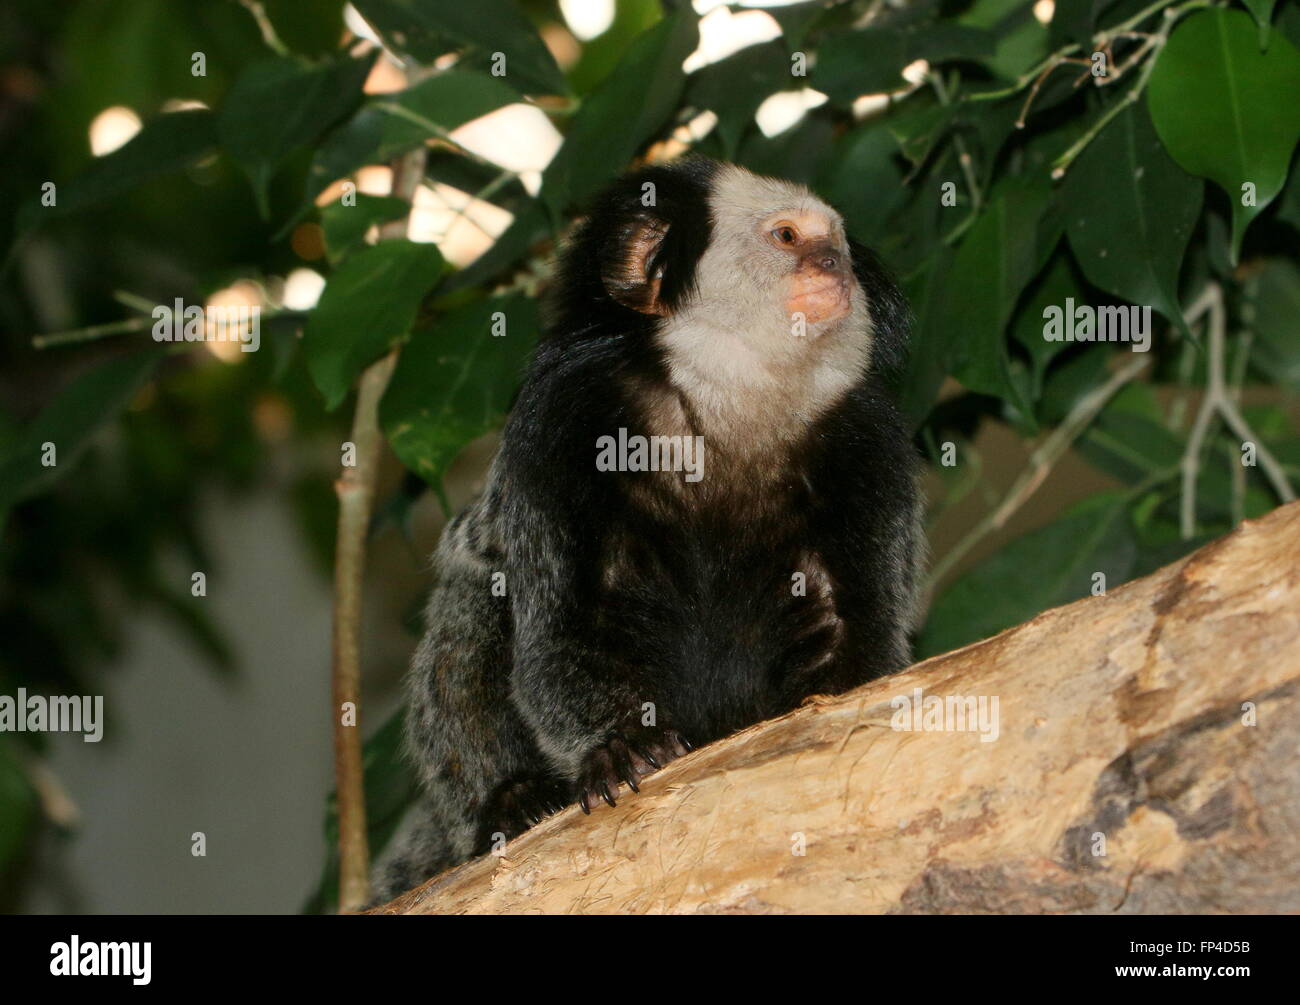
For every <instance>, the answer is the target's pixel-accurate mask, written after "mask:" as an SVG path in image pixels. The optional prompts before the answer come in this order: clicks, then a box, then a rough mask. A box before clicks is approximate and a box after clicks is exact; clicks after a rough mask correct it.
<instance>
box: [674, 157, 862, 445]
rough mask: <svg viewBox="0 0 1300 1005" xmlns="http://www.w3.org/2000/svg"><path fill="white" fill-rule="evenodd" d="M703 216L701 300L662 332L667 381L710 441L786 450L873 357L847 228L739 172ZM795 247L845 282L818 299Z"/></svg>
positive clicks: (830, 214) (818, 281)
mask: <svg viewBox="0 0 1300 1005" xmlns="http://www.w3.org/2000/svg"><path fill="white" fill-rule="evenodd" d="M710 210H711V212H712V219H713V236H712V240H711V242H710V244H709V247H708V248H707V250H706V251H705V253H704V255H703V256H702V257H701V259H700V261H699V263H698V265H697V267H696V289H697V292H696V294H695V296H694V297H692V298H691V300H690V301H689V302H688V303H686V304H684V305H682V306H681V307H680V308H679V309H678V310H677V311H676V312H675V313H673V314H672V315H670V316H668V317H665V318H664V319H663V320H662V321H661V322H660V326H659V338H660V340H661V342H662V344H663V346H664V348H665V350H666V352H667V357H668V363H669V370H670V376H671V379H672V381H673V383H674V385H675V386H676V387H677V388H678V390H679V391H680V392H682V393H683V394H685V395H686V396H687V398H688V399H689V400H690V402H691V404H692V407H693V408H694V410H695V411H696V412H697V413H698V414H699V415H700V416H701V418H702V420H703V421H704V423H705V424H706V427H707V428H706V429H705V430H704V432H705V434H706V435H707V434H709V433H713V434H715V435H717V436H720V437H721V438H722V439H724V440H725V441H731V442H732V444H733V445H734V446H737V447H739V446H741V445H742V443H743V442H752V443H753V445H754V446H756V447H761V446H763V445H764V444H765V443H767V442H770V441H771V440H772V439H773V438H776V439H785V440H788V439H791V438H793V437H795V436H797V435H798V434H799V432H800V431H801V430H802V429H803V428H806V426H807V424H808V423H809V422H811V421H813V420H814V419H816V418H817V417H818V416H820V415H821V414H822V413H823V412H825V411H826V410H827V409H828V408H830V407H831V406H832V405H834V404H835V403H836V402H837V401H838V400H839V399H840V398H841V397H842V396H843V395H844V394H845V393H846V392H847V391H848V390H849V388H851V387H852V386H853V385H854V384H855V383H857V382H858V381H859V380H860V379H861V377H862V374H863V371H864V370H865V368H866V366H867V363H868V361H869V358H870V346H871V322H870V317H869V315H868V312H867V303H866V298H865V296H864V295H863V292H862V290H861V288H860V287H859V286H858V284H857V282H856V281H855V280H854V279H853V277H852V270H851V264H850V260H849V248H848V243H847V240H846V237H845V234H844V224H843V221H842V220H841V219H840V216H839V214H838V213H836V212H835V210H833V209H832V208H831V207H830V206H827V205H826V204H825V203H824V202H822V201H821V200H820V199H818V198H817V197H816V196H814V195H813V194H812V193H811V192H809V191H808V190H807V189H806V188H804V187H803V186H800V185H794V184H791V183H789V182H784V181H779V180H776V179H771V178H763V177H760V176H758V175H755V174H752V173H750V172H749V171H746V170H745V169H743V168H739V167H736V166H734V165H724V166H723V167H721V169H720V170H719V171H718V173H717V175H716V176H715V178H714V181H713V187H712V193H711V197H710ZM796 238H797V240H798V242H799V244H798V245H797V246H795V247H797V248H808V247H814V248H825V249H826V250H827V251H828V252H829V253H830V254H832V255H836V256H838V257H839V262H840V271H841V272H842V273H844V275H845V277H846V278H842V279H841V280H840V285H838V286H837V287H836V292H835V293H833V294H827V293H825V292H824V290H825V289H826V288H827V284H826V282H825V280H824V278H822V277H821V276H820V274H818V276H815V277H813V279H811V280H810V279H809V277H808V274H807V269H806V268H804V269H803V270H802V271H800V264H801V256H800V253H799V252H798V251H797V250H796V251H793V252H792V249H791V245H793V240H794V239H796ZM803 257H804V258H806V257H808V256H803ZM803 264H804V265H805V266H806V264H807V263H806V262H804V263H803ZM810 290H811V293H809V291H810ZM801 294H802V297H803V298H802V299H801V298H800V296H801ZM828 296H829V297H831V298H832V302H831V303H830V304H827V303H826V298H827V297H828ZM809 297H811V299H809ZM819 298H820V299H819ZM819 308H824V309H819ZM796 309H801V310H800V314H801V315H802V316H803V318H804V319H805V320H804V324H803V325H802V327H801V326H800V325H799V324H798V323H797V321H798V318H797V317H796V316H795V314H794V311H795V310H796ZM821 315H826V317H825V319H824V320H817V318H818V317H819V316H821ZM801 330H802V332H803V334H798V332H800V331H801Z"/></svg>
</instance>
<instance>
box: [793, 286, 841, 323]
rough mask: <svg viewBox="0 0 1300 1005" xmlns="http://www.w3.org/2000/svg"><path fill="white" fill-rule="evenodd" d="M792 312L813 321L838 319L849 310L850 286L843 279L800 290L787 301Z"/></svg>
mask: <svg viewBox="0 0 1300 1005" xmlns="http://www.w3.org/2000/svg"><path fill="white" fill-rule="evenodd" d="M786 306H787V308H788V309H789V311H790V313H792V314H793V313H794V312H796V311H798V312H800V313H802V314H803V315H804V317H805V318H806V319H807V320H808V321H810V322H813V323H818V322H822V321H838V320H839V319H840V318H842V317H844V315H846V314H847V313H848V312H849V287H848V283H846V282H844V281H843V280H839V279H836V280H832V281H831V282H828V283H822V284H821V285H820V286H814V287H813V288H812V289H805V290H800V291H799V292H796V293H794V294H793V295H791V297H790V299H789V300H788V301H786Z"/></svg>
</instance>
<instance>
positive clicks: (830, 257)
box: [799, 244, 843, 275]
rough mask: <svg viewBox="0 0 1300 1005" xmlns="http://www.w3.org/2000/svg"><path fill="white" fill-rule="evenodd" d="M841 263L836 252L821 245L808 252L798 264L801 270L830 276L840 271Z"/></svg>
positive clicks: (840, 257)
mask: <svg viewBox="0 0 1300 1005" xmlns="http://www.w3.org/2000/svg"><path fill="white" fill-rule="evenodd" d="M842 262H843V256H841V255H840V253H839V252H838V251H836V250H835V249H834V248H833V247H830V246H829V245H825V244H823V245H821V246H820V247H816V248H812V249H811V250H810V251H808V252H807V254H805V255H804V256H803V259H802V261H801V262H800V263H799V264H800V266H801V268H803V269H805V270H807V271H809V272H824V273H826V274H827V275H832V274H837V273H838V272H839V271H840V266H841V263H842Z"/></svg>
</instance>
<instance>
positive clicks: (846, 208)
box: [818, 122, 907, 244]
mask: <svg viewBox="0 0 1300 1005" xmlns="http://www.w3.org/2000/svg"><path fill="white" fill-rule="evenodd" d="M832 156H833V158H834V159H833V160H832V161H831V163H830V164H829V165H828V166H827V170H826V172H825V176H824V177H823V178H822V179H821V183H820V184H819V185H818V191H819V192H821V193H822V194H823V195H825V197H826V199H827V201H828V202H829V203H830V204H831V205H832V206H834V207H835V208H836V209H838V210H839V211H840V213H841V214H842V215H843V217H844V222H845V226H846V227H847V228H848V231H849V233H850V234H851V235H852V236H853V237H854V238H855V239H856V240H859V241H862V242H864V243H866V244H874V243H875V242H876V241H877V240H879V238H881V237H882V236H883V235H884V233H885V231H886V229H887V224H888V221H889V215H890V213H891V212H892V211H893V210H894V209H895V208H897V207H898V206H899V205H900V204H901V203H902V201H903V199H904V197H905V196H906V195H907V190H906V187H905V185H904V178H905V173H904V169H903V164H902V162H901V160H900V159H899V156H898V143H897V142H896V141H895V140H894V138H893V136H891V135H890V132H889V130H888V129H886V128H884V127H883V126H882V125H881V124H879V123H875V122H871V123H864V124H863V125H861V126H858V127H857V128H856V129H854V130H852V131H851V132H849V133H846V134H845V135H844V136H843V137H842V138H841V139H840V140H839V142H838V143H836V145H835V148H834V149H833V151H832Z"/></svg>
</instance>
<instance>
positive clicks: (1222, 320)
mask: <svg viewBox="0 0 1300 1005" xmlns="http://www.w3.org/2000/svg"><path fill="white" fill-rule="evenodd" d="M1207 299H1208V302H1209V324H1208V326H1207V327H1208V328H1209V338H1208V340H1207V341H1208V345H1207V347H1206V352H1207V353H1208V363H1207V367H1206V381H1205V396H1204V397H1203V398H1202V399H1201V407H1200V409H1199V410H1198V411H1197V413H1196V421H1195V422H1194V423H1193V425H1192V433H1191V435H1190V436H1189V437H1188V438H1187V446H1186V447H1185V448H1184V450H1183V459H1182V463H1181V465H1180V467H1181V470H1182V476H1183V494H1182V499H1181V505H1180V507H1179V525H1180V530H1181V533H1182V536H1183V538H1184V540H1187V539H1190V538H1192V537H1194V536H1195V535H1196V480H1197V478H1198V476H1199V475H1200V471H1201V452H1202V450H1203V448H1204V445H1205V439H1206V436H1207V434H1208V433H1209V431H1210V427H1211V423H1212V422H1213V420H1214V418H1215V416H1216V415H1217V416H1219V417H1221V418H1222V419H1223V420H1224V421H1225V422H1226V423H1227V424H1228V427H1229V428H1230V429H1231V430H1232V431H1233V432H1234V433H1235V434H1236V435H1237V436H1238V437H1239V438H1240V440H1241V441H1242V443H1247V442H1249V443H1253V444H1254V445H1255V456H1256V457H1257V458H1258V459H1259V466H1260V467H1261V468H1262V469H1263V471H1264V477H1265V478H1267V479H1268V481H1269V484H1271V485H1272V487H1273V491H1274V492H1275V493H1277V496H1278V498H1279V499H1281V500H1282V501H1283V502H1291V501H1292V500H1293V499H1295V497H1296V496H1295V490H1294V489H1293V488H1292V487H1291V483H1290V481H1288V480H1287V477H1286V472H1285V471H1284V470H1283V468H1282V465H1281V464H1279V463H1278V462H1277V458H1275V457H1274V456H1273V454H1272V453H1271V452H1270V451H1269V449H1268V448H1267V447H1265V446H1264V444H1263V442H1261V440H1260V438H1259V436H1258V435H1257V434H1256V433H1255V431H1254V430H1253V429H1251V428H1250V424H1249V423H1248V422H1246V420H1245V418H1244V417H1243V416H1242V414H1241V412H1240V411H1239V410H1238V409H1237V405H1236V403H1235V402H1234V401H1233V396H1232V393H1231V390H1230V388H1229V387H1228V385H1227V382H1226V381H1225V380H1224V375H1223V372H1224V365H1223V363H1224V344H1225V341H1226V340H1225V332H1226V329H1227V310H1226V309H1225V307H1224V303H1223V289H1222V288H1221V287H1220V286H1219V284H1218V283H1210V284H1209V285H1208V286H1207V287H1206V290H1205V292H1204V293H1202V294H1201V297H1200V298H1199V299H1198V301H1197V303H1198V304H1199V303H1201V302H1202V301H1205V300H1207ZM1188 323H1189V324H1190V323H1191V322H1190V321H1189V322H1188Z"/></svg>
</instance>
